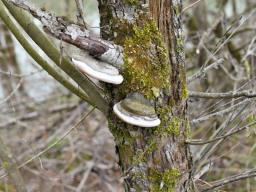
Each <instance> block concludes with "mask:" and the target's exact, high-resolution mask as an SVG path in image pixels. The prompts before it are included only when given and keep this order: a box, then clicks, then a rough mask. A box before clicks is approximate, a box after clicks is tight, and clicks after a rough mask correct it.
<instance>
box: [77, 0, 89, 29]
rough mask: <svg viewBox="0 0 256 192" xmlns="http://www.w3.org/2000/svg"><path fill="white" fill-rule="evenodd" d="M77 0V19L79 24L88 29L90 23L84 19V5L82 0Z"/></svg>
mask: <svg viewBox="0 0 256 192" xmlns="http://www.w3.org/2000/svg"><path fill="white" fill-rule="evenodd" d="M75 1H76V7H77V12H78V14H77V20H78V23H79V24H83V25H84V27H85V28H86V29H88V25H87V23H86V22H85V19H84V6H83V1H82V0H75Z"/></svg>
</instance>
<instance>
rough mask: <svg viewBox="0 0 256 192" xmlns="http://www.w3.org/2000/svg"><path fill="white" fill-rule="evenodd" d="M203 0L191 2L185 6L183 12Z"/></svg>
mask: <svg viewBox="0 0 256 192" xmlns="http://www.w3.org/2000/svg"><path fill="white" fill-rule="evenodd" d="M200 1H201V0H197V1H195V2H194V3H191V4H190V5H189V6H187V7H185V8H184V9H183V10H182V12H181V13H184V12H185V11H187V10H188V9H190V8H192V7H194V6H195V5H196V4H198V3H200Z"/></svg>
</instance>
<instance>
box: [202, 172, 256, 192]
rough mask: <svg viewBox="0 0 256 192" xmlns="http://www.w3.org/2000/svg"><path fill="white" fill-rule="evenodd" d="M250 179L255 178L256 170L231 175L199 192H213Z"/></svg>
mask: <svg viewBox="0 0 256 192" xmlns="http://www.w3.org/2000/svg"><path fill="white" fill-rule="evenodd" d="M251 177H256V169H251V170H249V171H245V172H243V173H239V174H237V175H233V176H230V177H227V178H225V179H221V180H218V181H215V182H212V183H210V185H211V186H210V187H206V188H205V189H203V190H201V192H207V191H213V190H214V189H217V188H220V187H223V186H224V185H227V184H229V183H233V182H236V181H239V180H242V179H247V178H251Z"/></svg>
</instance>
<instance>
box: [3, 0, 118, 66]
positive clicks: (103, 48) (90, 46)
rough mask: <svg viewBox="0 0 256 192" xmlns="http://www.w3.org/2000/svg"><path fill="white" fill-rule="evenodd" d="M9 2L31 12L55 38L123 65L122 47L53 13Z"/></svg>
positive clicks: (102, 58) (97, 56) (100, 57)
mask: <svg viewBox="0 0 256 192" xmlns="http://www.w3.org/2000/svg"><path fill="white" fill-rule="evenodd" d="M3 2H7V0H3ZM8 2H10V4H12V5H15V6H17V7H19V8H21V9H23V10H25V11H27V12H29V13H30V14H31V15H33V16H34V17H35V18H37V19H39V20H40V21H41V23H42V24H43V26H44V30H45V31H46V32H47V33H49V34H51V35H52V36H53V37H55V38H57V39H59V40H63V41H65V42H67V43H70V44H72V45H74V46H76V47H78V48H80V49H83V50H85V51H88V52H89V54H90V55H91V56H93V57H96V58H98V59H100V60H102V61H104V62H108V63H110V64H113V65H117V66H120V65H122V64H123V54H122V47H121V46H118V45H116V44H114V43H112V42H110V41H105V40H103V39H100V38H97V37H92V36H90V33H89V31H88V30H86V29H85V28H84V27H82V26H80V25H77V24H75V23H72V22H70V21H66V20H64V18H63V17H56V16H54V15H53V14H51V13H48V12H46V11H43V10H41V9H37V8H34V7H33V6H32V5H31V4H28V3H27V2H26V1H18V0H9V1H8ZM6 6H7V5H6ZM16 19H17V18H16ZM17 20H18V19H17ZM18 22H19V21H18Z"/></svg>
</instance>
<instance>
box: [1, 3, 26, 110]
mask: <svg viewBox="0 0 256 192" xmlns="http://www.w3.org/2000/svg"><path fill="white" fill-rule="evenodd" d="M0 12H1V8H0ZM22 81H23V79H21V80H20V81H19V83H18V85H17V86H16V87H15V88H14V89H13V90H12V92H11V93H10V94H9V95H8V96H7V97H6V98H5V99H4V100H2V101H0V106H1V105H2V104H4V103H6V102H7V101H8V100H10V99H11V98H12V96H13V95H14V94H15V93H16V91H17V90H18V89H19V88H20V86H21V83H22Z"/></svg>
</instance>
